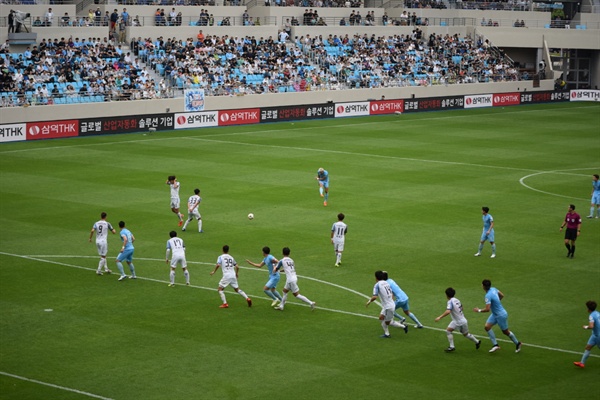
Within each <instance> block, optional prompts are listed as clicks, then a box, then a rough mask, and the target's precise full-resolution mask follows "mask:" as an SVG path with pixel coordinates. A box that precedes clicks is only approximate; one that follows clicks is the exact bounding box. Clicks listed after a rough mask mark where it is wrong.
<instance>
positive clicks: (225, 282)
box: [219, 276, 239, 289]
mask: <svg viewBox="0 0 600 400" xmlns="http://www.w3.org/2000/svg"><path fill="white" fill-rule="evenodd" d="M219 286H220V287H222V288H223V289H225V288H226V287H227V286H231V287H232V288H234V289H237V288H239V286H238V281H237V278H236V277H235V276H233V277H229V278H226V277H223V278H222V279H221V280H220V281H219Z"/></svg>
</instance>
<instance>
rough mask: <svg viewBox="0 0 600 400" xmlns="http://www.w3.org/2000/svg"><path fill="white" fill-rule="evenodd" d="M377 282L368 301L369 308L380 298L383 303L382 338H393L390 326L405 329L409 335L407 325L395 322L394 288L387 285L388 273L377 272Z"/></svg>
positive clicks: (380, 318)
mask: <svg viewBox="0 0 600 400" xmlns="http://www.w3.org/2000/svg"><path fill="white" fill-rule="evenodd" d="M375 280H376V281H377V283H375V286H373V296H371V298H370V299H369V301H367V307H369V304H371V303H372V302H374V301H375V300H377V298H378V297H379V302H380V303H381V312H380V313H379V320H380V321H381V327H382V328H383V335H381V337H382V338H384V339H389V338H391V337H392V336H391V335H390V328H389V326H390V325H392V326H395V327H398V328H402V329H404V333H408V327H407V326H406V325H404V324H401V323H400V322H398V321H394V310H395V307H396V304H395V303H394V294H393V293H392V288H391V287H390V284H389V283H387V273H386V272H384V271H375Z"/></svg>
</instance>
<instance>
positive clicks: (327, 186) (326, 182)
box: [319, 179, 329, 189]
mask: <svg viewBox="0 0 600 400" xmlns="http://www.w3.org/2000/svg"><path fill="white" fill-rule="evenodd" d="M321 185H323V187H324V188H327V189H329V179H328V180H326V181H319V186H321Z"/></svg>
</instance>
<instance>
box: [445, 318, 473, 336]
mask: <svg viewBox="0 0 600 400" xmlns="http://www.w3.org/2000/svg"><path fill="white" fill-rule="evenodd" d="M448 328H451V329H452V330H455V331H458V332H460V333H462V334H463V335H465V334H467V333H469V324H467V323H464V324H462V325H458V324H457V323H456V322H454V321H452V322H450V323H449V324H448Z"/></svg>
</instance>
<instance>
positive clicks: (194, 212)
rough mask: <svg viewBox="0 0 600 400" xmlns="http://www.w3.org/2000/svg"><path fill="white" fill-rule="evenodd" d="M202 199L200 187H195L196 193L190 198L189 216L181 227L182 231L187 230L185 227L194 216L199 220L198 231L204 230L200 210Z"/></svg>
mask: <svg viewBox="0 0 600 400" xmlns="http://www.w3.org/2000/svg"><path fill="white" fill-rule="evenodd" d="M201 201H202V197H200V189H194V194H193V195H192V196H190V198H189V199H188V218H187V220H186V221H185V224H184V225H183V228H181V230H182V231H184V232H185V229H186V228H187V226H188V224H189V223H190V222H192V220H193V219H194V218H196V219H197V220H198V232H200V233H202V232H203V230H202V216H201V215H200V210H198V208H199V207H200V202H201Z"/></svg>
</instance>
